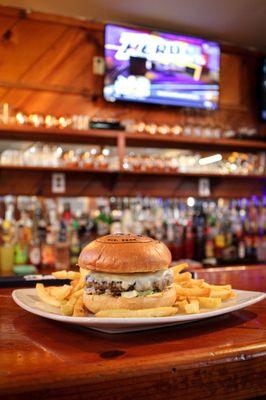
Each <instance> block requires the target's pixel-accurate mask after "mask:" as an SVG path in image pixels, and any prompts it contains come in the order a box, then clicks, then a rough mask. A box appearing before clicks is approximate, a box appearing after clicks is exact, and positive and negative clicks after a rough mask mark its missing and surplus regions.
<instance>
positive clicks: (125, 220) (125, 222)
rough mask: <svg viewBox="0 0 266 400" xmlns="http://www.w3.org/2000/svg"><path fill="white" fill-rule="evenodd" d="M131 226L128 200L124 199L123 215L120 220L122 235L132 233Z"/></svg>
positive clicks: (130, 211)
mask: <svg viewBox="0 0 266 400" xmlns="http://www.w3.org/2000/svg"><path fill="white" fill-rule="evenodd" d="M132 225H133V221H132V210H131V209H130V205H129V200H128V198H126V199H124V202H123V214H122V218H121V229H122V233H130V232H132Z"/></svg>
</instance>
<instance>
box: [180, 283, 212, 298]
mask: <svg viewBox="0 0 266 400" xmlns="http://www.w3.org/2000/svg"><path fill="white" fill-rule="evenodd" d="M175 288H176V294H177V296H184V297H196V296H201V297H202V296H209V295H210V293H211V289H210V288H207V287H198V286H195V287H191V288H186V287H181V286H180V285H177V284H176V285H175Z"/></svg>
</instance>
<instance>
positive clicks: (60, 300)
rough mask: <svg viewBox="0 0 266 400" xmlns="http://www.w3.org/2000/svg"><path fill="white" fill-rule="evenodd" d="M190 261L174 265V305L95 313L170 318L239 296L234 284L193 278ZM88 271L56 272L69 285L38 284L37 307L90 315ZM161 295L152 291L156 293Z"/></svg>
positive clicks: (202, 309) (69, 314)
mask: <svg viewBox="0 0 266 400" xmlns="http://www.w3.org/2000/svg"><path fill="white" fill-rule="evenodd" d="M186 268H187V264H180V265H177V266H175V267H173V268H172V269H173V273H174V283H173V285H174V287H175V291H176V301H175V304H174V305H173V306H172V307H158V308H149V309H142V310H127V309H124V310H121V309H119V310H103V311H99V312H98V313H96V314H95V317H98V318H149V317H168V316H171V315H175V314H197V313H199V312H201V311H204V310H205V309H215V308H219V307H220V306H221V302H222V301H225V300H228V299H232V298H234V297H235V296H236V295H235V293H234V292H233V291H232V287H231V285H210V284H208V283H207V282H205V281H204V279H193V278H192V275H191V273H190V272H183V273H181V272H182V271H183V270H184V269H186ZM87 274H88V271H87V270H83V269H82V268H81V269H80V271H79V272H78V271H77V272H76V271H57V272H53V275H54V276H55V277H56V278H57V279H70V280H71V283H70V284H69V285H63V286H50V287H45V286H44V285H43V284H41V283H37V285H36V291H37V294H38V296H39V298H40V300H41V301H42V302H41V303H38V304H37V307H39V308H41V309H43V310H45V311H52V309H53V310H54V312H58V309H59V310H60V312H61V314H62V315H65V316H73V317H84V316H86V314H87V311H86V308H85V306H84V303H83V292H84V286H85V277H86V275H87ZM156 295H160V294H153V295H151V296H156Z"/></svg>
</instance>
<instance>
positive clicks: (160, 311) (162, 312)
mask: <svg viewBox="0 0 266 400" xmlns="http://www.w3.org/2000/svg"><path fill="white" fill-rule="evenodd" d="M176 313H177V309H176V307H158V308H146V309H143V310H123V309H120V310H103V311H99V312H97V313H96V314H95V317H97V318H154V317H170V316H171V315H175V314H176Z"/></svg>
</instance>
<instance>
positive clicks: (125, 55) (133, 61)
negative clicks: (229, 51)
mask: <svg viewBox="0 0 266 400" xmlns="http://www.w3.org/2000/svg"><path fill="white" fill-rule="evenodd" d="M104 50H105V65H106V73H105V80H104V98H105V99H106V100H107V101H111V102H114V101H132V102H139V103H151V104H160V105H172V106H182V107H197V108H205V109H216V108H217V107H218V100H219V73H220V47H219V45H218V43H216V42H210V41H207V40H204V39H199V38H196V37H190V36H185V35H176V34H172V33H164V32H157V31H151V30H146V29H138V28H131V27H124V26H119V25H113V24H107V25H106V26H105V46H104Z"/></svg>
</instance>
